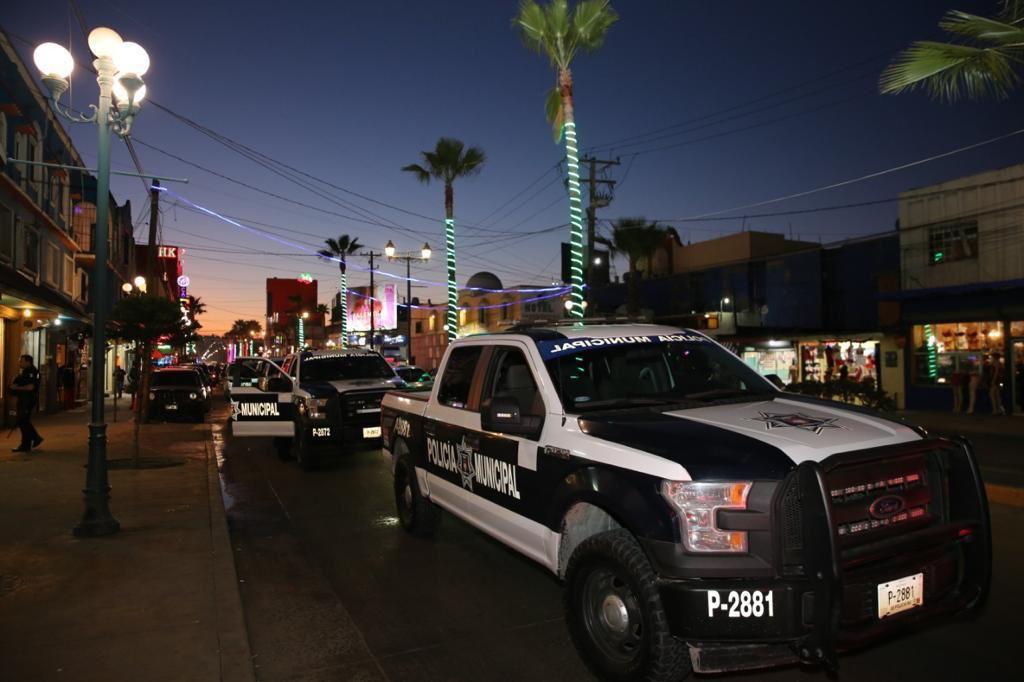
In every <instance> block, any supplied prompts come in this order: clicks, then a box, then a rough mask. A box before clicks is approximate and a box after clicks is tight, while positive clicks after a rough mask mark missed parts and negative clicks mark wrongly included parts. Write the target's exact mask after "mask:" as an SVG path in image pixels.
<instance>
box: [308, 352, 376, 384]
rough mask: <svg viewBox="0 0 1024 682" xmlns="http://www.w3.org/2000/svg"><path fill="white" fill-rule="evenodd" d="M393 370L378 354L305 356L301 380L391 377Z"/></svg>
mask: <svg viewBox="0 0 1024 682" xmlns="http://www.w3.org/2000/svg"><path fill="white" fill-rule="evenodd" d="M394 377H395V371H394V370H393V369H391V365H389V364H388V363H387V362H386V361H385V360H384V358H382V357H380V356H379V355H348V356H335V357H327V358H317V357H311V358H305V359H304V360H303V361H302V380H303V381H344V380H347V379H393V378H394Z"/></svg>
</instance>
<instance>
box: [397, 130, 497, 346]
mask: <svg viewBox="0 0 1024 682" xmlns="http://www.w3.org/2000/svg"><path fill="white" fill-rule="evenodd" d="M420 154H421V155H422V156H423V165H420V164H418V163H412V164H409V165H408V166H403V167H402V170H404V171H407V172H409V173H412V174H413V175H415V176H416V179H417V180H419V181H420V182H422V183H424V184H430V181H431V180H439V181H441V182H443V183H444V246H445V256H446V258H447V261H448V262H447V265H448V316H447V321H446V323H445V328H446V329H447V330H448V340H449V341H452V340H454V339H455V337H456V336H457V334H458V330H459V316H458V306H459V291H458V285H456V283H455V192H454V190H453V188H452V185H453V184H454V182H455V181H456V180H457V179H459V178H464V177H468V176H471V175H476V174H477V173H479V172H480V171H481V170H482V169H483V167H484V163H486V161H487V155H486V154H484V150H483V149H481V148H480V147H469V148H468V149H467V148H466V145H465V144H464V143H463V142H462V141H461V140H456V139H454V138H451V137H442V138H440V139H438V141H437V144H436V145H435V146H434V150H433V151H426V152H420Z"/></svg>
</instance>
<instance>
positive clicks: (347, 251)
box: [317, 234, 363, 348]
mask: <svg viewBox="0 0 1024 682" xmlns="http://www.w3.org/2000/svg"><path fill="white" fill-rule="evenodd" d="M324 243H325V244H327V248H326V249H320V250H319V251H317V255H319V256H320V257H321V258H323V259H324V260H333V261H337V262H338V270H339V271H341V277H340V278H339V282H338V288H339V291H341V347H342V348H345V347H346V346H348V274H347V268H348V265H347V261H348V257H349V256H351V255H352V254H354V253H355V252H356V251H358V250H359V249H361V248H363V245H362V244H360V243H359V240H358V239H356V238H354V237H349V236H348V235H347V234H343V235H341V236H340V237H338V238H337V239H333V238H331V237H328V238H327V239H326V240H325V241H324Z"/></svg>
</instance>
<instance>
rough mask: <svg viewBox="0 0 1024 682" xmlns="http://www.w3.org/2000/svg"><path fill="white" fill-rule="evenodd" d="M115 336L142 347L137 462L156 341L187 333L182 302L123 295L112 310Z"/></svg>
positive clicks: (111, 327) (112, 330)
mask: <svg viewBox="0 0 1024 682" xmlns="http://www.w3.org/2000/svg"><path fill="white" fill-rule="evenodd" d="M107 333H108V334H109V336H110V337H111V338H116V339H120V340H122V341H125V342H129V341H130V342H134V343H135V347H136V348H137V349H140V351H139V357H140V358H141V368H140V369H141V376H140V378H139V382H138V387H137V388H136V391H137V393H136V397H135V410H136V413H135V465H136V466H138V462H139V424H140V423H141V422H142V421H144V420H145V418H146V414H147V410H148V408H149V379H150V375H151V370H152V367H151V364H152V363H151V362H150V360H151V358H152V356H153V344H154V343H155V342H156V341H157V340H158V339H160V338H163V337H175V336H179V335H180V336H184V335H185V334H186V329H185V324H184V322H183V320H182V319H181V310H180V308H179V307H178V304H177V303H175V302H174V301H171V300H168V299H166V298H160V297H157V296H131V297H129V298H123V299H121V300H120V301H118V302H117V303H116V304H115V305H114V309H113V310H112V311H111V312H110V323H109V329H108V332H107Z"/></svg>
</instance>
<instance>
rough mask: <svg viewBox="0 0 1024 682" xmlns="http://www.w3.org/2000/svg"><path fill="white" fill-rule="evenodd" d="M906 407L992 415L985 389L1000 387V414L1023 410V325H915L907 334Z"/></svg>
mask: <svg viewBox="0 0 1024 682" xmlns="http://www.w3.org/2000/svg"><path fill="white" fill-rule="evenodd" d="M910 342H911V345H910V348H909V351H910V353H911V361H910V363H909V371H910V377H909V381H910V390H909V391H908V397H909V398H912V402H910V403H908V407H926V408H939V409H943V408H946V409H948V408H950V407H951V406H952V405H953V401H954V398H953V395H954V394H959V396H961V399H962V404H963V409H968V408H969V407H970V405H971V398H972V394H973V398H974V406H975V411H977V412H981V413H991V412H992V410H993V404H992V398H991V395H992V394H991V391H990V389H991V387H992V382H993V381H998V382H999V386H1000V389H1001V390H1000V400H1001V402H1002V405H1003V407H1004V409H1005V410H1006V411H1007V412H1009V411H1011V410H1012V411H1014V412H1018V413H1019V412H1021V411H1024V394H1022V391H1024V374H1022V372H1024V320H974V321H967V322H936V323H934V324H915V325H913V326H912V327H911V333H910Z"/></svg>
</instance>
